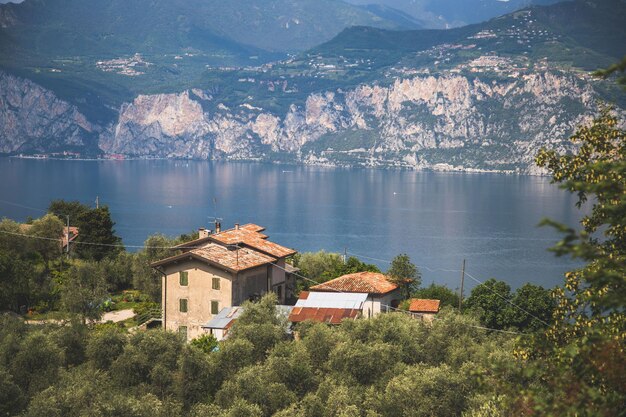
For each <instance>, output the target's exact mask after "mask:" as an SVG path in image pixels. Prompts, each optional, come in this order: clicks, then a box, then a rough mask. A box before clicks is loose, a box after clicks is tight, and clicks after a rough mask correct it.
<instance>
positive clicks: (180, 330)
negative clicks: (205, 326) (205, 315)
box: [178, 326, 187, 340]
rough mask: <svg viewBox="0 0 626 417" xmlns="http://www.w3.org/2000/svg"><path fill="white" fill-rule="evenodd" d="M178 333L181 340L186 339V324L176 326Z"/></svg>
mask: <svg viewBox="0 0 626 417" xmlns="http://www.w3.org/2000/svg"><path fill="white" fill-rule="evenodd" d="M178 334H179V335H180V337H181V338H183V340H187V326H178Z"/></svg>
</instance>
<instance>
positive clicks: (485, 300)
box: [464, 278, 512, 329]
mask: <svg viewBox="0 0 626 417" xmlns="http://www.w3.org/2000/svg"><path fill="white" fill-rule="evenodd" d="M510 301H511V287H510V286H509V285H508V284H507V283H506V282H504V281H498V280H496V279H494V278H490V279H488V280H487V281H485V282H484V283H482V284H480V285H477V286H475V287H474V288H473V289H472V292H471V294H470V296H469V297H468V298H467V300H465V303H464V306H465V308H466V309H467V310H470V311H472V312H473V313H474V314H476V315H477V316H478V317H479V318H480V322H481V323H483V324H484V325H485V326H487V327H490V328H492V329H504V328H506V327H509V326H510V325H511V318H512V317H511V310H510V308H509V307H510V304H509V303H510Z"/></svg>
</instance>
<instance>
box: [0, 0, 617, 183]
mask: <svg viewBox="0 0 626 417" xmlns="http://www.w3.org/2000/svg"><path fill="white" fill-rule="evenodd" d="M28 1H31V0H28ZM46 1H52V0H46ZM57 1H60V0H57ZM108 1H112V0H108ZM133 4H134V3H133ZM1 10H5V11H6V10H12V9H6V8H2V9H1ZM17 17H19V16H15V15H12V16H9V15H6V14H5V15H4V21H5V22H8V21H10V19H13V20H12V21H13V22H16V21H19V20H18V19H17ZM624 21H626V2H624V1H621V0H602V1H601V0H597V1H590V0H586V1H583V0H580V1H575V2H566V3H560V4H556V5H551V6H534V7H531V8H528V9H524V10H520V11H516V12H513V13H510V14H508V15H505V16H502V17H499V18H494V19H492V20H490V21H488V22H484V23H480V24H474V25H469V26H464V27H460V28H454V29H449V30H435V29H429V30H406V31H392V30H387V29H380V28H372V27H368V26H357V27H352V28H348V29H345V30H344V31H342V32H341V33H340V34H339V35H338V36H336V37H335V38H334V39H332V40H330V41H328V42H326V43H324V44H322V45H320V46H318V47H315V48H312V49H310V50H308V51H306V52H303V53H300V54H297V55H293V56H290V57H288V58H284V59H282V60H280V61H274V62H265V63H264V62H262V60H261V58H258V59H254V58H253V57H247V62H244V63H232V64H223V63H222V64H217V63H213V62H212V61H210V59H211V57H210V56H209V55H210V54H209V53H208V52H201V51H199V50H197V49H188V50H186V52H184V53H183V52H181V53H175V54H163V53H159V52H157V51H152V52H151V53H138V54H136V53H131V52H128V53H124V54H122V53H121V50H120V51H119V52H118V53H119V55H117V54H114V55H112V56H110V57H102V56H71V55H60V56H55V57H51V58H49V61H47V62H42V63H37V62H35V61H34V60H32V57H31V56H28V55H26V56H24V57H20V56H19V55H17V56H15V58H16V59H14V60H12V61H11V63H9V62H8V61H5V62H4V64H5V71H6V72H7V74H6V75H4V76H3V77H2V80H3V82H4V83H5V85H7V86H11V87H12V88H5V89H4V90H0V120H2V121H4V124H3V125H1V124H0V145H2V146H1V149H2V152H3V153H6V154H15V153H42V152H43V153H45V152H51V151H54V152H60V151H62V150H63V149H65V148H68V149H72V150H73V151H79V152H82V153H84V154H89V155H92V156H95V155H102V154H105V155H114V154H122V155H128V156H133V157H140V158H149V157H163V158H196V159H227V160H233V159H238V160H240V159H248V160H249V159H252V160H266V161H273V162H277V161H288V162H296V163H311V164H327V165H363V166H395V167H410V168H423V169H455V170H488V171H492V170H496V171H503V170H504V171H515V172H535V171H534V169H535V167H534V166H533V162H532V161H533V155H534V154H535V153H536V151H537V149H538V148H539V147H542V146H548V147H552V148H556V149H559V150H562V151H565V150H568V149H569V148H568V144H567V141H566V138H567V137H568V135H570V134H571V133H572V132H573V130H574V128H575V126H576V125H578V124H580V123H583V122H585V121H587V120H589V119H590V118H591V117H592V116H593V114H594V113H595V112H596V111H597V109H598V102H599V100H609V101H613V102H616V103H618V106H622V108H623V106H624V104H625V103H626V97H625V94H624V93H623V92H622V90H620V89H617V88H615V86H614V84H613V83H612V81H611V80H608V81H600V80H595V79H592V78H591V77H590V76H589V71H590V70H593V69H596V68H598V67H603V66H607V65H609V64H611V63H613V62H616V61H617V60H619V59H620V58H621V57H622V56H623V55H624V54H626V28H625V27H624V25H623V24H622V23H623V22H624ZM163 24H164V25H172V24H173V23H172V21H171V20H168V19H165V20H164V22H163ZM13 25H14V26H12V27H17V26H18V25H17V24H16V23H13ZM59 33H63V34H64V36H66V37H68V38H70V39H72V38H73V37H75V36H74V35H73V33H74V32H73V31H72V30H65V31H63V32H59ZM116 33H117V32H116ZM185 33H186V32H185ZM220 33H221V32H220ZM221 35H223V34H221ZM221 35H219V36H221ZM216 36H217V35H216ZM118 38H119V37H118V36H117V35H116V36H113V37H112V38H110V39H108V40H107V42H108V41H111V39H118ZM173 38H175V37H173ZM164 42H165V41H164ZM169 42H170V43H171V44H172V45H176V43H177V42H180V39H178V40H177V39H171V40H169ZM232 42H235V41H232ZM232 45H234V46H233V48H236V47H240V48H244V49H245V48H252V47H245V46H242V45H243V44H242V43H238V42H235V43H233V44H232ZM155 47H156V46H155ZM246 51H249V53H253V52H254V51H255V50H252V49H246ZM256 51H258V49H257V50H256ZM58 52H59V53H61V51H60V49H59V51H58ZM104 52H106V49H103V50H102V51H101V53H104ZM261 52H263V51H261ZM265 53H267V52H265ZM20 59H23V60H24V61H20ZM29 59H31V61H28V60H29ZM27 61H28V62H30V63H29V64H24V62H27ZM32 81H34V82H36V83H37V84H39V85H38V86H36V85H34V84H33V83H32ZM37 97H42V99H40V100H37V99H36V98H37ZM618 111H621V110H619V109H618ZM622 114H623V113H622ZM31 115H36V117H35V118H33V117H32V116H31ZM40 124H42V125H44V126H45V128H39V127H38V126H39V125H40Z"/></svg>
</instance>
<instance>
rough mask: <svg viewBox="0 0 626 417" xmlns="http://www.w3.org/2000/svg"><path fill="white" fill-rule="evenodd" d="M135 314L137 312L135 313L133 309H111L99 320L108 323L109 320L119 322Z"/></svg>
mask: <svg viewBox="0 0 626 417" xmlns="http://www.w3.org/2000/svg"><path fill="white" fill-rule="evenodd" d="M134 316H135V313H133V310H132V309H128V310H117V311H109V312H108V313H104V314H103V315H102V318H101V319H100V321H99V322H100V323H106V322H107V321H112V322H113V323H117V322H118V321H124V320H126V319H129V318H131V317H134Z"/></svg>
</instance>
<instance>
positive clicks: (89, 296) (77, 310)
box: [60, 261, 108, 321]
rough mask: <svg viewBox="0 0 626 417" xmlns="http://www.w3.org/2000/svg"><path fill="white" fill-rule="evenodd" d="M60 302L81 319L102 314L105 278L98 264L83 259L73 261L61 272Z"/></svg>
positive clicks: (105, 293) (93, 317)
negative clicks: (67, 268)
mask: <svg viewBox="0 0 626 417" xmlns="http://www.w3.org/2000/svg"><path fill="white" fill-rule="evenodd" d="M60 287H61V303H62V304H63V307H64V309H65V310H66V311H68V312H70V313H74V314H78V315H79V316H80V317H81V318H82V319H83V321H86V320H97V319H99V318H100V317H101V315H102V307H101V306H102V302H103V301H104V300H105V298H106V297H107V296H108V293H107V291H106V279H105V277H104V274H103V272H102V269H101V268H100V267H99V265H97V264H95V263H91V262H85V261H75V263H74V264H73V265H72V266H71V267H70V268H69V270H67V271H66V272H64V273H63V274H62V277H61V283H60Z"/></svg>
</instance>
